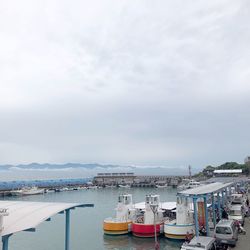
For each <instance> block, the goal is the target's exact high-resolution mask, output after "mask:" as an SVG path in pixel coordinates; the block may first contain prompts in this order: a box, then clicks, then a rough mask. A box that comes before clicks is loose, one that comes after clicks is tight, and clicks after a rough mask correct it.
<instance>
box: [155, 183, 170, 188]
mask: <svg viewBox="0 0 250 250" xmlns="http://www.w3.org/2000/svg"><path fill="white" fill-rule="evenodd" d="M155 187H156V188H167V187H169V186H168V184H165V185H155Z"/></svg>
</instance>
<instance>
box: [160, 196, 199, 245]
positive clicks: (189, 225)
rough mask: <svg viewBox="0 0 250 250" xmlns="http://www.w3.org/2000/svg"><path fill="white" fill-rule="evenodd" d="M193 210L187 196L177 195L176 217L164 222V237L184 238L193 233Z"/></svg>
mask: <svg viewBox="0 0 250 250" xmlns="http://www.w3.org/2000/svg"><path fill="white" fill-rule="evenodd" d="M194 230H195V225H194V219H193V211H192V209H191V206H190V203H189V200H188V198H187V197H177V204H176V219H175V220H172V221H170V222H165V223H164V233H165V237H167V238H169V239H178V240H184V239H185V237H186V236H187V235H190V236H191V237H192V236H193V235H194V232H195V231H194Z"/></svg>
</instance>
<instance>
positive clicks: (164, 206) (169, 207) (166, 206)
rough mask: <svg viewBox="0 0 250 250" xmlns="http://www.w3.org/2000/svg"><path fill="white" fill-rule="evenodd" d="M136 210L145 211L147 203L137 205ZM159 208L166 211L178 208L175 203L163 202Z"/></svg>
mask: <svg viewBox="0 0 250 250" xmlns="http://www.w3.org/2000/svg"><path fill="white" fill-rule="evenodd" d="M135 208H136V209H142V210H144V209H145V202H139V203H135ZM159 208H161V209H165V210H172V209H174V208H176V202H175V201H171V202H161V203H160V205H159Z"/></svg>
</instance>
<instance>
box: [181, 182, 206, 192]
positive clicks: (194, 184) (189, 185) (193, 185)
mask: <svg viewBox="0 0 250 250" xmlns="http://www.w3.org/2000/svg"><path fill="white" fill-rule="evenodd" d="M201 185H202V184H201V183H200V182H199V181H195V180H189V181H188V182H186V183H184V184H182V185H179V186H177V190H178V191H183V190H186V189H191V188H196V187H199V186H201Z"/></svg>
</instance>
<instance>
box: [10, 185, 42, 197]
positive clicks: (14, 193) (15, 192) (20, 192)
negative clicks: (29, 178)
mask: <svg viewBox="0 0 250 250" xmlns="http://www.w3.org/2000/svg"><path fill="white" fill-rule="evenodd" d="M10 193H11V195H12V196H23V195H35V194H43V193H44V189H42V188H37V187H24V188H22V189H19V190H12V191H11V192H10Z"/></svg>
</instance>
